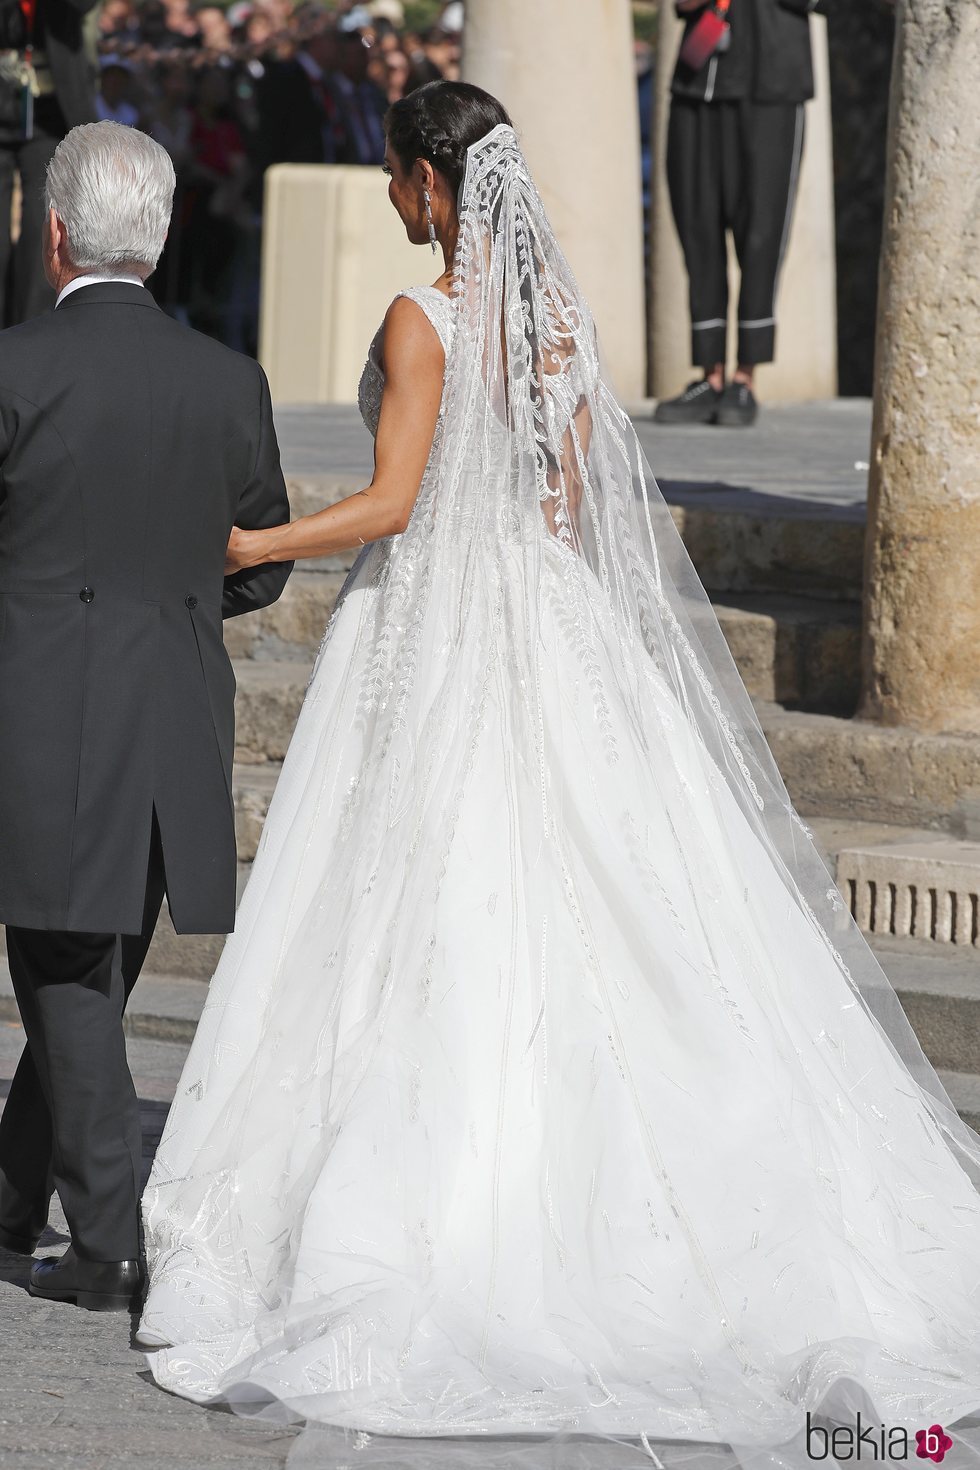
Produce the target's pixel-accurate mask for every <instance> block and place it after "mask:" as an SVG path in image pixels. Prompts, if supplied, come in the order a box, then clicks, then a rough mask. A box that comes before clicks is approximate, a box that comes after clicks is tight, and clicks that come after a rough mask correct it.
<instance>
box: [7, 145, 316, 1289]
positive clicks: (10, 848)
mask: <svg viewBox="0 0 980 1470" xmlns="http://www.w3.org/2000/svg"><path fill="white" fill-rule="evenodd" d="M173 192H174V171H173V166H172V164H171V162H170V159H169V157H168V155H167V153H166V152H165V150H164V149H163V148H161V147H160V146H159V144H157V143H155V142H153V140H152V139H150V138H148V137H146V136H145V135H144V134H142V133H139V132H136V131H134V130H132V129H130V128H126V127H122V126H120V125H119V124H118V123H114V122H108V121H106V122H98V123H89V124H85V125H82V126H80V127H76V128H73V129H72V131H71V132H70V133H68V135H67V136H66V137H65V138H64V140H63V141H62V142H61V143H60V144H59V146H58V148H57V150H56V152H55V154H54V156H53V158H52V161H51V164H50V166H49V169H48V174H47V206H48V212H47V219H46V223H45V226H44V232H43V256H44V265H45V272H46V274H47V277H48V280H49V282H50V283H51V285H52V286H53V287H54V288H55V290H56V291H57V293H58V295H57V304H56V308H55V310H54V311H53V312H48V313H47V314H46V315H44V316H41V317H36V318H34V319H33V320H31V321H29V322H26V323H24V324H22V325H21V326H18V327H13V328H11V329H10V330H9V331H6V332H3V333H2V334H0V833H2V834H3V841H2V844H0V921H2V922H3V923H4V924H6V925H7V954H8V960H9V965H10V972H11V976H12V979H13V983H14V988H15V991H16V995H17V1000H18V1004H19V1007H20V1012H21V1016H22V1018H23V1022H24V1028H25V1032H26V1036H27V1045H26V1047H25V1050H24V1053H23V1055H22V1057H21V1060H20V1063H19V1065H18V1068H17V1072H16V1075H15V1077H14V1080H13V1083H12V1085H11V1089H10V1094H9V1097H8V1099H7V1103H6V1107H5V1109H4V1113H3V1117H2V1119H0V1246H3V1247H5V1248H6V1249H8V1250H18V1251H22V1252H25V1253H33V1250H34V1247H35V1245H36V1243H37V1240H38V1237H39V1236H40V1234H41V1231H42V1230H43V1228H44V1226H45V1223H46V1221H47V1216H48V1206H49V1202H50V1197H51V1192H52V1188H53V1187H56V1188H57V1190H58V1193H59V1195H60V1197H61V1201H62V1204H63V1205H64V1209H65V1214H66V1216H67V1219H68V1223H69V1227H70V1229H71V1236H72V1244H71V1247H70V1248H69V1250H68V1251H67V1252H66V1253H65V1255H64V1256H62V1257H61V1258H60V1259H59V1260H55V1261H50V1260H49V1261H40V1262H36V1263H35V1265H34V1267H33V1268H32V1271H31V1278H30V1290H31V1292H32V1293H33V1294H34V1295H37V1296H45V1297H54V1298H58V1299H64V1300H74V1301H77V1303H78V1304H79V1305H81V1306H86V1307H91V1308H95V1309H102V1310H115V1309H123V1308H125V1307H127V1306H129V1305H131V1304H132V1303H133V1302H134V1300H137V1299H138V1296H139V1290H140V1286H141V1282H142V1268H141V1261H140V1257H141V1250H140V1241H139V1182H140V1158H141V1139H140V1123H139V1112H138V1105H137V1098H136V1093H135V1089H134V1087H133V1082H132V1078H131V1076H130V1074H129V1070H128V1067H127V1063H126V1051H125V1045H124V1040H123V1030H122V1013H123V1009H124V1006H125V1003H126V999H127V997H128V995H129V992H130V990H131V989H132V986H133V984H134V983H135V981H136V979H137V976H138V975H139V971H140V968H141V966H142V964H143V961H144V959H145V956H146V952H147V948H148V946H149V943H150V938H151V936H152V933H153V929H154V925H155V923H156V920H157V917H158V914H159V911H160V908H161V904H162V900H163V893H164V891H165V890H166V893H167V897H168V903H169V908H170V913H171V917H172V919H173V923H174V927H175V929H176V930H177V932H178V933H226V932H228V931H229V930H231V929H232V928H233V927H234V916H235V875H236V851H235V831H234V812H233V807H232V797H231V771H232V758H233V747H234V694H235V679H234V674H233V672H232V669H231V665H230V662H229V660H228V657H227V654H226V653H225V649H224V644H223V640H222V618H223V617H230V616H234V615H235V614H237V613H242V612H247V611H248V610H249V609H252V608H257V607H262V606H265V605H266V604H268V603H270V602H273V601H274V600H275V599H276V598H277V597H278V596H279V594H280V592H281V591H282V588H283V585H284V583H285V580H286V577H287V576H288V575H289V572H290V570H291V565H290V564H286V565H284V566H268V567H259V568H256V569H255V570H254V571H252V572H245V573H239V574H237V575H236V576H234V577H229V578H225V576H224V553H225V547H226V545H227V541H228V537H229V533H230V530H231V527H232V525H233V524H235V523H237V524H239V525H244V526H253V527H257V526H269V525H275V524H279V523H281V522H284V521H287V520H288V519H289V507H288V503H287V499H286V487H285V483H284V481H283V475H282V470H281V467H280V463H279V449H278V445H277V443H276V434H275V429H274V426H273V420H272V406H271V401H270V395H269V385H268V382H267V380H266V377H265V374H264V373H263V371H262V369H261V368H260V367H259V366H258V364H257V363H255V362H253V361H252V360H251V359H249V358H246V357H243V356H240V355H239V354H237V353H234V352H231V351H230V350H229V349H228V348H226V347H223V346H221V345H220V344H218V343H216V342H213V341H211V340H210V339H209V338H206V337H202V336H200V335H199V334H198V333H196V332H192V331H190V330H189V329H187V328H186V327H183V326H180V325H179V324H178V323H176V322H174V321H173V320H171V318H170V317H168V316H166V315H165V314H164V312H162V311H161V310H160V309H159V307H158V306H157V305H156V303H155V301H154V299H153V297H152V296H151V294H150V292H149V291H147V290H146V289H145V288H144V285H143V282H144V281H145V279H146V277H147V276H148V275H149V274H150V273H151V272H152V270H153V268H154V266H155V265H156V262H157V260H158V258H159V255H160V252H161V250H162V248H163V242H164V239H165V237H166V233H167V228H168V224H169V219H170V211H171V207H172V202H173Z"/></svg>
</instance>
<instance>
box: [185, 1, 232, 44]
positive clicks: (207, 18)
mask: <svg viewBox="0 0 980 1470" xmlns="http://www.w3.org/2000/svg"><path fill="white" fill-rule="evenodd" d="M194 19H195V20H196V22H197V28H198V32H199V36H200V44H201V45H202V46H203V47H204V49H205V50H206V51H211V52H217V53H221V52H228V51H230V50H231V26H230V25H229V24H228V17H227V15H226V14H225V11H224V10H223V9H222V8H221V6H220V5H208V4H205V5H199V6H198V7H197V9H196V10H195V12H194Z"/></svg>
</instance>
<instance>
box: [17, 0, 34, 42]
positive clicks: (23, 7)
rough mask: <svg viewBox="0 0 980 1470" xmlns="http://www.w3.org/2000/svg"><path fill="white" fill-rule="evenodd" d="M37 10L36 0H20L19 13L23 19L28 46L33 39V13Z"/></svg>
mask: <svg viewBox="0 0 980 1470" xmlns="http://www.w3.org/2000/svg"><path fill="white" fill-rule="evenodd" d="M36 10H37V0H20V12H21V15H23V17H24V25H25V26H26V27H27V41H28V45H29V44H30V42H31V41H32V40H33V38H34V12H35V11H36Z"/></svg>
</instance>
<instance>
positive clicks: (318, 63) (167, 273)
mask: <svg viewBox="0 0 980 1470" xmlns="http://www.w3.org/2000/svg"><path fill="white" fill-rule="evenodd" d="M404 19H405V15H404V9H403V6H402V4H401V0H370V3H368V4H366V5H356V4H353V3H352V0H347V3H340V4H338V5H335V6H333V7H331V8H330V9H329V10H328V9H325V8H324V7H323V6H322V5H319V4H317V3H314V0H303V3H299V4H296V5H294V4H292V3H291V0H233V3H232V4H231V5H230V6H229V7H228V8H227V9H225V8H224V7H223V6H221V5H218V4H214V3H211V0H197V3H195V0H142V3H140V0H105V3H104V4H103V6H102V9H101V11H100V15H99V32H100V33H99V41H98V46H99V56H100V70H101V91H100V95H99V97H98V102H97V105H98V111H99V115H100V117H103V118H112V119H115V120H116V121H118V122H122V123H126V124H128V125H130V126H133V127H137V128H140V129H142V130H143V131H145V132H147V133H149V134H150V135H151V136H152V137H154V138H156V139H157V141H158V142H160V143H162V144H163V145H164V147H166V149H167V151H168V152H169V153H170V155H171V157H172V158H173V161H174V165H175V168H176V171H177V180H178V194H177V202H176V206H175V210H174V218H173V224H172V226H171V232H170V237H169V239H168V241H167V246H166V249H165V252H164V256H163V258H162V259H161V261H160V264H159V267H158V268H157V271H156V272H155V274H154V275H153V276H152V277H151V279H150V282H149V284H150V287H151V289H152V290H153V291H154V293H155V295H156V296H157V299H158V300H160V301H161V304H163V305H164V306H165V307H166V308H167V310H168V311H170V312H172V313H173V314H174V315H176V316H178V317H180V318H181V319H183V320H185V321H187V322H189V323H190V324H191V325H192V326H195V327H197V328H199V329H200V330H202V331H206V332H208V333H209V334H210V335H212V336H216V337H219V338H220V339H221V340H222V341H224V342H227V343H228V344H229V345H230V346H232V347H235V348H237V349H239V350H240V351H244V352H249V353H253V354H254V352H255V351H256V345H257V344H256V337H257V322H258V294H259V254H260V241H261V228H262V192H263V176H264V173H265V170H266V169H267V168H268V167H269V166H270V165H271V164H275V163H354V164H367V165H370V164H380V163H381V161H382V159H383V156H384V147H385V140H384V131H383V127H382V119H383V117H384V113H385V111H386V109H387V107H388V105H389V104H390V103H391V102H394V101H396V100H397V99H398V98H400V97H402V96H404V95H405V93H406V92H408V91H410V90H411V89H412V88H413V87H416V86H419V85H421V84H422V83H423V82H427V81H432V80H435V79H437V78H439V77H450V78H454V77H458V75H459V67H460V51H461V30H462V21H463V16H462V5H461V4H460V3H459V0H450V3H447V4H445V5H444V7H443V10H442V12H441V14H440V15H439V16H438V23H437V24H434V25H431V26H429V27H428V28H427V29H425V30H422V31H412V30H409V29H407V28H406V27H405V24H404Z"/></svg>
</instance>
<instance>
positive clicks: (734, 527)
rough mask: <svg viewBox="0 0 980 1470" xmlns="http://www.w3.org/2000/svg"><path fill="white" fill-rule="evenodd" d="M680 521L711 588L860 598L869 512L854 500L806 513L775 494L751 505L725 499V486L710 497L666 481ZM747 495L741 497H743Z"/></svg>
mask: <svg viewBox="0 0 980 1470" xmlns="http://www.w3.org/2000/svg"><path fill="white" fill-rule="evenodd" d="M664 498H665V499H666V500H667V501H668V504H669V505H670V511H671V515H672V516H673V518H674V525H675V526H676V527H677V529H678V531H679V532H680V534H681V537H682V539H683V541H684V545H685V547H686V549H687V553H688V556H690V558H691V560H692V562H693V563H694V567H695V570H696V571H697V574H698V576H699V577H700V578H701V581H702V582H703V583H704V585H705V587H706V588H707V589H708V591H709V592H788V593H790V594H792V595H794V596H801V595H805V596H808V597H819V598H825V599H830V600H842V601H845V602H854V601H859V600H860V597H861V588H862V585H863V579H864V572H863V565H864V516H863V513H861V512H855V510H854V509H853V508H852V507H845V506H840V507H835V506H828V507H824V508H823V509H822V510H821V512H820V514H819V515H817V514H813V513H809V514H808V513H807V510H806V508H805V505H802V506H788V505H787V503H786V501H784V500H778V499H776V497H773V496H764V495H760V496H757V497H756V501H757V504H755V505H753V507H752V509H745V508H744V506H742V505H738V506H736V505H734V504H732V503H731V501H730V500H729V501H728V503H726V492H725V491H724V490H720V491H718V490H712V491H711V492H710V493H706V494H705V495H703V496H698V494H697V492H696V491H693V490H691V489H690V488H685V490H684V491H683V492H680V491H677V492H675V491H672V489H671V487H670V486H669V485H666V486H664ZM740 498H741V497H740Z"/></svg>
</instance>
